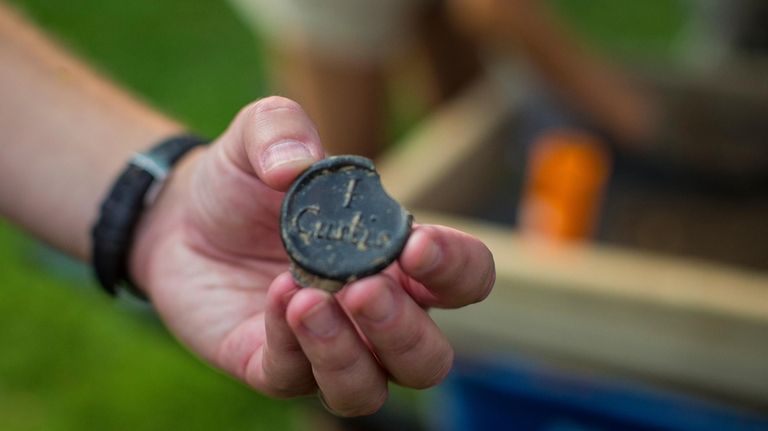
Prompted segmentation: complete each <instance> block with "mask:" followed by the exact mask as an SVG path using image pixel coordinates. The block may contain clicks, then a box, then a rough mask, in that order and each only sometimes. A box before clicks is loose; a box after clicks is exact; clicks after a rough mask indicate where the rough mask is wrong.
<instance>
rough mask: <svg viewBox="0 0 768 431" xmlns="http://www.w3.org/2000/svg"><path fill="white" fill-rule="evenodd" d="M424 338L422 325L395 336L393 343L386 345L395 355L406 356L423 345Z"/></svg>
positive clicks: (390, 352)
mask: <svg viewBox="0 0 768 431" xmlns="http://www.w3.org/2000/svg"><path fill="white" fill-rule="evenodd" d="M423 340H424V329H423V327H422V326H417V327H416V328H412V330H409V331H404V333H403V334H402V335H401V336H399V337H394V338H393V339H392V341H391V344H390V345H388V346H386V347H384V349H386V351H387V352H388V353H389V354H390V355H393V356H404V355H406V354H408V353H410V352H412V351H414V350H416V349H417V348H419V347H420V346H421V345H422V342H423Z"/></svg>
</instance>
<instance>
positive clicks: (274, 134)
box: [224, 96, 325, 191]
mask: <svg viewBox="0 0 768 431" xmlns="http://www.w3.org/2000/svg"><path fill="white" fill-rule="evenodd" d="M228 133H233V134H234V136H232V138H233V139H227V140H226V144H225V148H224V151H225V152H226V153H227V155H228V156H229V157H230V159H231V160H232V161H233V162H234V163H235V164H236V165H237V166H238V167H239V168H240V169H242V170H243V171H245V172H246V173H249V174H251V175H255V176H257V177H258V178H259V179H260V180H261V181H262V182H263V183H264V184H266V185H267V186H269V187H270V188H272V189H275V190H279V191H285V190H286V189H287V188H288V186H289V185H290V184H291V182H293V180H294V179H295V178H296V177H297V176H298V175H299V174H300V173H301V172H303V171H304V170H305V169H306V168H307V167H309V165H311V164H312V163H314V162H316V161H318V160H320V159H322V158H323V157H324V154H325V152H324V150H323V147H322V145H321V144H320V137H319V136H318V134H317V130H316V129H315V125H314V124H313V123H312V121H311V120H310V119H309V116H307V114H306V113H305V112H304V110H303V109H302V108H301V106H299V104H298V103H296V102H294V101H292V100H290V99H286V98H283V97H278V96H272V97H267V98H265V99H261V100H259V101H257V102H254V103H252V104H250V105H248V106H246V107H245V108H243V109H242V110H241V111H240V113H239V114H238V115H237V117H236V118H235V120H234V122H233V123H232V125H231V127H230V130H229V131H228Z"/></svg>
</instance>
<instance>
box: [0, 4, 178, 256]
mask: <svg viewBox="0 0 768 431" xmlns="http://www.w3.org/2000/svg"><path fill="white" fill-rule="evenodd" d="M0 130H2V132H3V136H2V138H0V155H1V156H0V214H2V215H4V216H7V217H9V218H10V219H11V220H13V221H15V222H16V223H18V224H19V225H21V226H23V227H24V228H26V229H27V230H29V231H30V232H32V233H33V234H35V235H36V236H38V237H40V238H42V239H44V240H45V241H47V242H49V243H51V244H52V245H54V246H56V247H58V248H60V249H62V250H64V251H66V252H68V253H70V254H72V255H74V256H76V257H79V258H82V259H85V258H88V256H89V239H88V238H89V230H90V226H91V225H92V223H93V222H94V219H95V217H96V214H97V211H98V205H99V203H100V201H101V199H102V198H103V197H104V195H105V193H106V192H107V190H108V188H109V187H110V185H111V182H112V181H113V180H114V178H115V177H116V176H117V174H118V173H119V171H120V170H121V168H122V166H123V165H124V164H125V162H126V161H127V160H128V159H129V158H130V156H131V155H132V154H133V153H135V152H137V151H141V150H144V149H146V148H147V147H148V146H149V145H151V144H152V143H154V142H157V141H159V140H160V139H162V138H163V137H167V136H168V135H170V134H172V133H175V132H178V131H179V130H180V126H179V125H178V124H176V123H175V122H173V121H171V120H169V119H167V118H166V117H163V116H162V115H159V114H157V113H155V112H154V111H152V110H151V109H150V108H148V107H146V106H145V105H143V104H142V103H140V102H138V101H136V100H135V99H132V98H131V97H130V96H128V95H127V94H126V93H124V92H122V91H121V90H119V89H117V88H116V87H115V86H114V85H112V84H111V83H109V82H107V81H106V80H104V79H103V78H100V77H98V76H96V75H95V74H94V73H92V72H91V71H89V70H88V69H87V68H86V67H85V66H84V65H83V64H81V63H79V62H78V61H77V60H75V59H73V58H72V57H70V56H68V55H67V54H66V53H64V52H63V51H62V50H60V49H59V48H58V47H56V46H55V45H54V44H52V43H51V42H50V41H47V40H46V39H45V37H44V36H43V35H42V34H41V33H39V32H38V31H37V30H35V29H34V28H33V27H32V26H31V25H29V24H28V23H26V22H24V21H23V20H22V19H20V18H19V16H18V15H16V14H15V13H14V12H13V11H11V10H10V9H9V8H8V6H5V5H3V4H2V3H0Z"/></svg>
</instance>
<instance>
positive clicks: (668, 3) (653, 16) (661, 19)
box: [553, 0, 686, 61]
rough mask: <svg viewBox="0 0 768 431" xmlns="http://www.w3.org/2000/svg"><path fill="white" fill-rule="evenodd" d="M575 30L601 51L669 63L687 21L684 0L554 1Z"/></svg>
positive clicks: (612, 54)
mask: <svg viewBox="0 0 768 431" xmlns="http://www.w3.org/2000/svg"><path fill="white" fill-rule="evenodd" d="M553 3H554V5H555V7H556V9H557V10H558V11H559V12H560V13H561V14H562V15H563V16H564V18H565V19H566V20H567V21H568V22H569V23H570V24H571V25H572V27H573V29H574V30H575V31H576V32H577V33H578V34H580V35H582V36H583V37H584V38H585V39H586V40H587V41H588V42H590V43H592V44H593V45H595V46H597V47H598V49H600V50H601V51H603V52H605V53H607V54H609V55H611V56H615V57H619V58H625V59H630V60H634V61H640V60H642V61H667V60H672V58H673V57H674V56H675V55H676V54H677V47H676V46H675V40H676V37H677V35H678V32H679V31H680V28H681V27H682V25H683V23H684V21H685V18H686V7H685V3H686V2H684V1H683V0H590V1H584V0H553Z"/></svg>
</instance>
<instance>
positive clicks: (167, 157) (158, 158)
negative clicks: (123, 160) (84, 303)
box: [91, 135, 204, 296]
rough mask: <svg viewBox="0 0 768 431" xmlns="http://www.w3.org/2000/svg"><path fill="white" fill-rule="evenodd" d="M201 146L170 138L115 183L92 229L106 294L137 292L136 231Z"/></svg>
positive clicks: (94, 258)
mask: <svg viewBox="0 0 768 431" xmlns="http://www.w3.org/2000/svg"><path fill="white" fill-rule="evenodd" d="M202 143H204V140H202V139H200V138H198V137H195V136H192V135H176V136H172V137H170V138H167V139H165V140H163V141H161V142H160V143H158V144H157V145H155V146H154V147H152V148H150V149H149V150H147V151H144V152H141V153H136V154H135V155H134V156H133V157H132V158H131V160H130V162H129V163H128V164H127V165H126V167H125V168H124V169H123V171H122V172H121V173H120V175H119V176H118V177H117V179H116V180H115V182H114V183H113V185H112V187H111V189H110V191H109V193H108V194H107V195H106V197H105V199H104V200H103V201H102V203H101V205H100V210H99V215H98V218H97V221H96V224H95V225H94V226H93V228H92V229H91V239H92V250H93V251H92V254H91V258H92V263H93V268H94V271H95V275H96V278H97V279H98V281H99V284H100V285H101V286H102V287H103V288H104V290H105V291H106V292H107V293H109V294H112V295H115V294H116V293H117V291H118V290H119V288H120V287H126V288H128V290H134V284H133V283H132V281H131V279H130V276H129V269H128V268H129V258H130V252H131V248H132V247H133V245H134V242H135V237H136V231H137V227H138V225H139V224H140V222H141V220H142V218H143V216H144V215H145V213H146V209H147V207H148V206H151V205H148V204H151V203H152V202H153V201H154V200H155V199H156V195H157V194H158V193H156V192H157V191H158V190H161V187H162V186H163V185H165V184H166V183H167V182H169V181H167V179H168V178H167V177H169V176H170V174H172V172H173V168H174V167H175V165H177V162H179V161H180V160H181V159H182V158H183V156H184V155H186V154H187V153H189V152H190V151H191V150H192V149H194V148H195V147H197V146H199V145H200V144H202ZM134 293H135V294H137V295H138V296H141V292H139V291H135V290H134Z"/></svg>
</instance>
